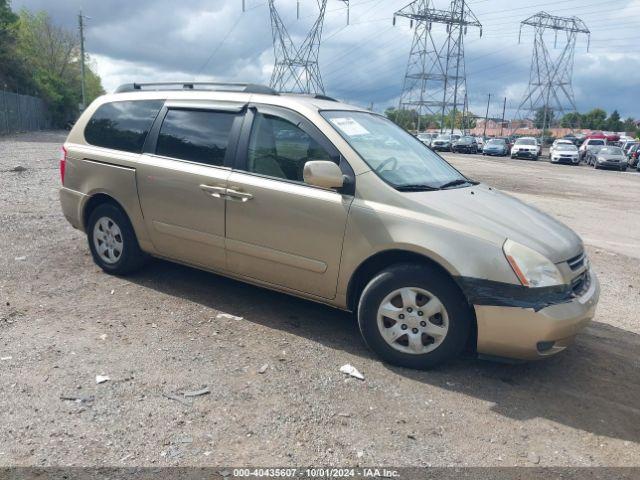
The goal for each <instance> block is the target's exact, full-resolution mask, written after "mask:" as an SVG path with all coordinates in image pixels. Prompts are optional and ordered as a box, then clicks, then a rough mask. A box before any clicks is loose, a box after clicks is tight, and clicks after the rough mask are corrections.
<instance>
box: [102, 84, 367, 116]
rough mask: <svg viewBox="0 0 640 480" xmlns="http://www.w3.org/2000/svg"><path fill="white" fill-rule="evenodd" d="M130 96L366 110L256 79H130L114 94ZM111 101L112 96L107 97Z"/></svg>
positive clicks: (136, 97) (135, 97)
mask: <svg viewBox="0 0 640 480" xmlns="http://www.w3.org/2000/svg"><path fill="white" fill-rule="evenodd" d="M114 96H115V97H122V99H126V100H135V99H172V100H201V101H230V102H245V103H249V102H257V103H264V104H269V105H278V106H284V107H286V106H293V105H294V104H295V105H297V106H306V107H307V108H311V109H313V110H354V111H365V109H363V108H359V107H356V106H353V105H348V104H346V103H342V102H340V101H338V100H336V99H334V98H331V97H329V96H326V95H320V94H303V93H288V92H277V91H276V90H273V89H272V88H270V87H267V86H264V85H258V84H252V83H219V82H162V83H127V84H123V85H121V86H119V87H118V88H117V89H116V90H115V92H114V93H113V94H108V95H106V97H108V98H109V99H110V100H113V97H114ZM107 101H109V100H107Z"/></svg>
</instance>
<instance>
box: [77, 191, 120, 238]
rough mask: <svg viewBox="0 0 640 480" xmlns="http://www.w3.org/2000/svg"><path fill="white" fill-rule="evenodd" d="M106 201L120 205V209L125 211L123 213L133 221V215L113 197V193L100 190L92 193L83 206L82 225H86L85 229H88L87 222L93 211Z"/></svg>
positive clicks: (116, 205)
mask: <svg viewBox="0 0 640 480" xmlns="http://www.w3.org/2000/svg"><path fill="white" fill-rule="evenodd" d="M105 203H108V204H111V205H114V206H115V207H118V208H119V209H120V210H122V211H123V213H124V214H125V215H126V216H127V218H129V221H131V217H130V216H129V214H128V213H127V210H126V209H125V208H124V207H123V206H122V204H121V203H120V202H118V201H117V200H116V199H115V198H113V197H112V196H111V195H109V194H107V193H104V192H98V193H95V194H93V195H91V196H90V197H89V199H88V200H87V201H86V202H85V204H84V206H83V207H82V226H83V227H84V229H85V230H86V229H87V223H88V222H89V217H90V216H91V214H92V213H93V211H94V210H95V209H96V208H98V207H99V206H100V205H103V204H105Z"/></svg>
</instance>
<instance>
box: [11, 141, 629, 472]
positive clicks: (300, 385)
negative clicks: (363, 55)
mask: <svg viewBox="0 0 640 480" xmlns="http://www.w3.org/2000/svg"><path fill="white" fill-rule="evenodd" d="M63 139H64V135H63V134H58V133H40V134H30V135H19V136H15V137H10V138H3V139H0V171H1V173H0V225H1V228H0V246H1V255H0V299H1V305H0V466H8V465H34V466H41V465H60V466H66V465H86V466H92V465H100V466H101V465H112V466H134V465H202V466H205V465H225V464H226V465H246V464H250V465H263V466H275V465H356V464H360V465H374V464H375V465H394V466H401V465H407V466H408V465H413V466H425V465H483V466H488V465H495V466H511V465H533V464H537V465H541V466H546V465H558V466H560V465H563V466H564V465H572V466H583V465H584V466H596V465H616V466H624V465H638V464H640V461H639V459H640V405H639V404H638V399H639V398H640V368H639V367H640V361H639V355H640V321H639V320H638V316H639V315H638V314H639V313H640V174H636V173H618V172H603V171H593V170H592V169H587V168H586V167H568V166H567V167H565V166H556V165H550V164H548V163H545V162H527V161H516V160H510V159H502V158H500V159H484V158H483V157H481V156H451V157H450V158H451V160H452V163H454V164H455V165H456V166H457V167H458V168H460V169H461V170H462V171H463V172H465V173H466V174H468V175H470V176H471V177H473V178H476V179H479V180H482V181H486V182H487V183H489V184H492V185H494V186H496V187H498V188H501V189H503V190H506V191H508V192H510V193H513V194H514V195H516V196H518V197H520V198H523V199H525V200H527V201H530V202H531V203H533V204H535V205H537V206H539V207H540V208H542V209H543V210H546V211H548V212H550V213H552V214H554V215H556V216H557V217H558V218H559V219H560V220H562V221H564V222H566V223H567V224H569V225H570V226H571V227H573V228H574V229H575V230H576V231H577V232H578V233H580V234H581V235H582V236H583V238H584V240H585V243H586V244H587V250H588V253H589V255H590V256H591V259H592V262H593V264H594V265H595V269H596V270H597V272H598V275H599V277H600V280H601V283H602V289H603V293H602V298H601V303H600V307H599V312H598V315H597V317H596V319H595V322H594V323H593V324H592V326H590V327H589V328H588V329H587V330H586V331H585V332H584V333H583V334H582V335H580V336H579V338H578V340H577V343H576V345H574V346H573V348H571V349H569V350H568V351H566V352H563V354H561V355H559V356H557V357H555V358H553V359H550V360H547V361H544V362H538V363H532V364H524V365H504V364H497V363H491V362H486V361H480V360H475V359H461V360H459V361H457V362H455V363H454V364H451V365H448V366H446V367H444V368H441V369H439V370H436V371H431V372H418V371H411V370H405V369H400V368H395V367H390V366H388V365H385V364H382V363H381V362H379V361H378V360H377V359H376V358H374V357H373V356H372V355H371V353H370V352H369V351H368V350H367V348H366V347H365V345H364V344H363V342H362V340H361V339H360V336H359V334H358V331H357V328H356V325H355V323H354V320H353V319H352V318H351V317H350V316H349V315H348V314H345V313H341V312H338V311H334V310H332V309H330V308H327V307H323V306H319V305H315V304H313V303H308V302H304V301H301V300H297V299H295V298H291V297H288V296H285V295H281V294H278V293H273V292H270V291H267V290H263V289H259V288H255V287H251V286H246V285H244V284H241V283H238V282H235V281H232V280H227V279H225V278H221V277H218V276H216V275H212V274H208V273H203V272H200V271H197V270H193V269H189V268H186V267H181V266H176V265H172V264H170V263H167V262H163V261H154V262H153V263H152V264H151V265H149V267H148V268H147V269H145V270H144V271H143V272H141V273H139V274H137V275H135V276H133V277H131V278H127V279H122V278H115V277H110V276H107V275H105V274H103V273H102V272H101V271H100V270H99V269H98V268H97V267H96V266H95V265H94V264H93V262H92V261H91V258H90V256H89V253H88V248H87V246H86V240H85V238H84V236H83V235H82V234H81V233H80V232H77V231H75V230H73V229H72V228H71V227H70V226H69V225H68V224H67V223H66V221H65V220H64V219H63V217H62V215H61V213H60V208H59V205H58V198H57V187H58V184H59V175H58V172H57V168H58V167H57V157H58V151H59V146H60V144H61V143H62V142H63ZM16 165H22V166H24V167H26V171H24V172H13V171H11V170H12V169H13V167H14V166H16ZM221 314H222V315H221ZM239 317H242V318H239ZM345 363H351V364H353V365H355V366H356V367H357V368H358V369H359V370H360V371H362V372H363V373H364V375H365V377H366V380H365V381H359V380H355V379H347V378H345V377H344V376H343V375H342V374H340V373H339V371H338V370H339V368H340V366H341V365H343V364H345ZM265 364H267V365H268V366H267V369H266V371H265V372H264V373H260V370H261V367H262V366H263V365H265ZM96 375H108V376H109V377H110V379H111V380H110V381H108V382H106V383H102V384H99V385H97V384H96V380H95V377H96ZM203 387H208V388H209V389H210V391H211V393H209V394H207V395H203V396H199V397H194V398H193V399H192V400H191V401H190V403H188V404H185V403H181V402H178V401H176V400H174V399H171V398H169V397H170V396H171V395H173V394H176V393H179V392H184V391H189V390H198V389H200V388H203ZM74 397H78V398H80V399H81V400H78V401H73V400H64V399H62V398H74Z"/></svg>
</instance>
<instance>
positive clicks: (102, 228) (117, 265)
mask: <svg viewBox="0 0 640 480" xmlns="http://www.w3.org/2000/svg"><path fill="white" fill-rule="evenodd" d="M87 239H88V241H89V248H90V249H91V255H92V256H93V261H94V262H95V263H96V264H97V265H98V266H99V267H100V268H102V270H104V271H105V272H106V273H109V274H112V275H127V274H129V273H132V272H134V271H136V270H138V269H139V268H140V267H141V266H142V265H143V264H144V263H145V260H146V259H147V256H146V255H145V253H144V252H143V251H142V250H141V249H140V245H139V244H138V239H137V238H136V234H135V232H134V231H133V226H132V225H131V222H130V221H129V218H128V217H127V215H126V213H124V211H123V210H122V209H121V208H120V207H118V206H116V205H113V204H111V203H104V204H102V205H99V206H98V207H97V208H96V209H95V210H94V211H93V212H91V215H90V216H89V221H88V222H87Z"/></svg>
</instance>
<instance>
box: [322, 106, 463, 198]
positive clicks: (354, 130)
mask: <svg viewBox="0 0 640 480" xmlns="http://www.w3.org/2000/svg"><path fill="white" fill-rule="evenodd" d="M320 113H321V114H322V116H323V117H324V118H325V119H326V120H328V121H329V123H330V124H331V125H332V126H333V128H335V129H336V131H337V132H338V133H339V134H340V135H341V136H342V138H344V139H345V140H346V141H347V142H348V143H349V145H351V147H352V148H353V149H354V150H355V151H356V152H357V153H358V154H359V155H360V157H362V159H363V160H364V161H365V162H366V163H367V165H369V167H371V169H372V170H373V171H374V172H375V173H376V174H378V176H379V177H381V178H382V179H383V180H384V181H386V182H387V183H390V184H391V185H393V186H394V187H396V188H402V187H410V186H416V187H419V186H421V187H426V188H424V189H425V190H428V189H433V188H440V187H442V186H443V185H446V184H449V183H451V182H456V181H459V183H460V184H465V183H467V179H466V178H465V177H464V176H462V174H461V173H460V172H458V171H457V170H456V169H455V168H453V167H452V166H451V165H449V164H448V163H447V162H445V161H444V160H443V159H442V158H441V157H439V156H438V155H436V154H435V153H433V152H432V151H431V150H430V149H429V148H428V147H426V146H425V145H424V144H422V142H420V141H418V140H417V139H416V138H415V137H413V136H412V135H410V134H409V133H407V132H406V131H405V130H403V129H402V128H400V127H398V126H397V125H396V124H395V123H393V122H391V121H390V120H388V119H386V118H384V117H381V116H379V115H375V114H372V113H365V112H350V111H324V112H320Z"/></svg>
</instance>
